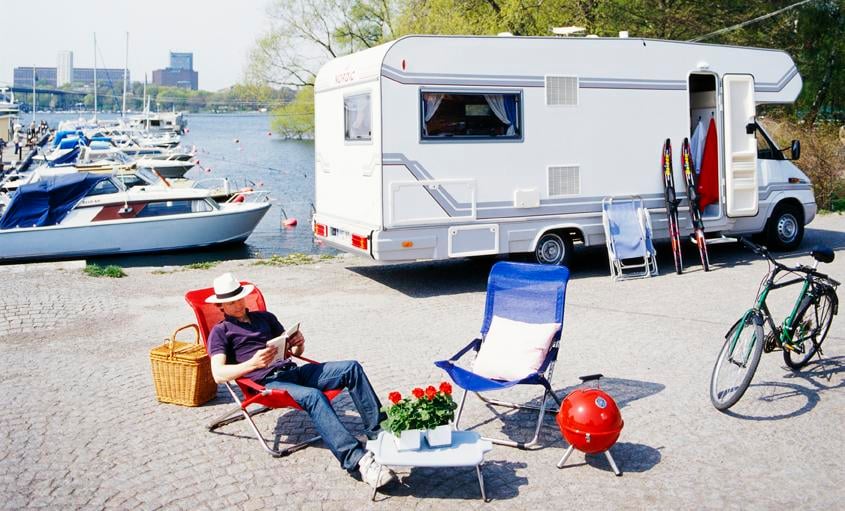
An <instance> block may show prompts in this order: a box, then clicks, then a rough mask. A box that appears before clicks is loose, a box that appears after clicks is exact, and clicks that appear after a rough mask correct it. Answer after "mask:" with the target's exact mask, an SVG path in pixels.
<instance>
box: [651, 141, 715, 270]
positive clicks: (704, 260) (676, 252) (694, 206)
mask: <svg viewBox="0 0 845 511" xmlns="http://www.w3.org/2000/svg"><path fill="white" fill-rule="evenodd" d="M681 166H682V167H683V169H684V183H685V184H686V188H687V198H688V199H689V214H690V220H691V221H692V227H693V231H694V235H695V244H696V245H697V246H698V255H699V257H701V265H702V266H703V267H704V271H710V259H709V257H708V255H707V243H706V240H705V238H704V222H703V221H702V220H701V211H700V210H699V209H698V191H697V190H696V186H695V185H696V183H695V170H694V169H693V163H692V157H691V156H690V147H689V140H687V139H686V138H685V139H684V143H683V145H682V146H681ZM661 171H662V174H663V189H664V191H665V200H666V215H667V217H668V220H669V240H670V241H671V244H672V256H673V257H674V259H675V271H676V272H677V273H678V274H679V275H680V274H681V273H683V271H684V261H683V258H682V256H681V230H680V224H679V222H678V204H680V203H681V200H680V199H678V198H677V195H676V194H675V177H674V173H673V170H672V143H671V141H670V140H669V139H668V138H667V139H666V142H665V143H664V144H663V160H662V164H661Z"/></svg>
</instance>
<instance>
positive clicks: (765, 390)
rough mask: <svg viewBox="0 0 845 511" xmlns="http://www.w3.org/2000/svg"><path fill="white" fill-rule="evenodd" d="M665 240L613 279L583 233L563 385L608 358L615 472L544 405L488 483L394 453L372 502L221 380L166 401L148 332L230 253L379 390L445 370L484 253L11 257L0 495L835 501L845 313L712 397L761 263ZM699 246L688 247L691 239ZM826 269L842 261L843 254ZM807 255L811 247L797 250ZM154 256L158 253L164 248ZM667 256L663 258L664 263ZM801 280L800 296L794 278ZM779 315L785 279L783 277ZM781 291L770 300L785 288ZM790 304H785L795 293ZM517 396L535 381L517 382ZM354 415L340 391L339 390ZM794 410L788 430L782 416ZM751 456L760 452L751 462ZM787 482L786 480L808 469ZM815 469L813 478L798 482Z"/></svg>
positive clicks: (516, 420) (43, 499)
mask: <svg viewBox="0 0 845 511" xmlns="http://www.w3.org/2000/svg"><path fill="white" fill-rule="evenodd" d="M811 227H812V228H811V229H809V230H808V232H807V240H806V241H805V243H804V247H810V246H812V245H813V243H815V242H819V241H825V242H826V243H828V244H832V245H833V246H834V247H835V248H836V249H837V250H841V248H842V247H845V235H843V231H845V218H843V217H840V216H825V217H820V218H819V219H817V220H816V221H815V222H814V223H813V224H812V225H811ZM665 248H666V247H663V246H661V247H659V249H660V250H661V252H660V255H661V256H662V257H661V261H662V263H664V264H663V265H662V267H661V270H662V271H663V275H661V276H660V277H657V278H654V279H648V280H640V281H631V282H624V283H615V284H614V283H612V282H610V280H609V279H608V278H607V267H606V259H605V257H606V256H605V252H604V250H599V249H589V250H581V251H579V252H578V253H577V254H576V260H575V267H576V268H577V269H576V271H575V272H574V275H573V279H572V281H571V282H570V286H569V290H568V294H567V306H566V322H565V325H564V332H563V345H562V350H561V354H560V357H559V363H558V365H557V369H556V372H555V377H554V379H553V382H552V383H553V386H554V388H555V389H556V391H557V392H558V394H559V395H561V396H562V395H564V394H565V393H566V392H568V391H569V390H571V389H572V388H573V387H574V386H575V385H576V383H577V376H578V375H581V374H588V373H593V372H602V373H604V374H605V375H607V377H606V379H605V380H603V383H602V387H603V388H604V389H605V390H607V391H608V392H609V393H610V394H611V395H613V396H614V397H615V398H616V400H617V402H618V403H619V405H620V406H621V410H622V413H623V416H624V419H625V429H624V431H623V433H622V436H621V437H620V441H619V443H618V444H617V445H616V446H614V448H613V453H614V456H615V458H616V460H617V462H618V463H619V465H620V467H621V468H622V470H623V471H624V472H625V475H624V477H622V478H615V477H613V476H612V475H611V473H610V471H609V467H608V466H607V463H606V461H605V460H604V458H603V457H601V456H584V455H582V454H578V453H576V454H574V455H573V456H572V457H571V458H570V462H569V465H570V466H568V467H567V468H565V469H564V470H558V469H557V468H555V464H556V462H557V461H558V460H559V458H560V456H561V455H562V453H563V450H564V449H565V447H566V444H565V443H564V441H563V440H562V439H561V436H560V434H559V432H558V431H557V427H556V424H555V422H554V420H553V417H552V416H551V415H549V416H548V417H547V418H546V420H545V422H544V426H543V429H542V436H541V438H542V440H543V441H544V444H545V447H544V448H543V449H539V450H535V451H530V452H529V451H521V450H517V449H511V448H506V447H499V446H496V447H495V448H494V450H493V451H492V452H490V453H489V454H488V455H487V460H486V462H485V464H484V467H483V472H484V475H485V483H486V488H487V493H488V496H489V497H490V498H491V502H490V503H488V504H483V503H482V502H481V499H480V495H479V491H478V486H477V482H476V478H475V473H474V472H473V471H472V470H470V469H465V468H455V469H449V468H444V469H419V468H416V469H401V470H399V471H398V473H399V476H400V481H399V482H398V483H396V484H393V485H390V486H388V487H386V488H384V490H383V491H382V492H380V494H379V497H378V499H377V502H375V503H373V502H370V491H369V489H368V487H367V486H366V485H365V484H364V483H362V482H360V481H359V480H356V479H355V478H353V477H350V476H349V475H347V474H346V473H345V472H344V471H343V470H342V469H340V468H339V467H338V464H337V462H336V461H335V460H334V458H333V457H332V456H331V454H330V453H329V451H328V450H327V449H326V448H325V446H323V445H322V444H319V443H318V444H315V445H314V446H312V447H309V448H307V449H304V450H301V451H299V452H296V453H293V454H291V455H290V456H287V457H284V458H279V459H276V458H272V457H270V456H268V455H267V454H265V453H264V452H263V451H262V450H261V449H260V448H259V446H258V443H257V442H256V440H255V439H254V438H252V437H251V432H250V431H249V429H248V428H247V426H246V425H245V424H244V423H243V422H239V423H235V424H231V425H228V426H226V427H223V428H221V429H219V430H218V431H217V432H215V433H209V432H208V431H207V430H206V429H205V426H206V424H208V422H210V421H211V420H212V419H214V418H215V417H217V416H218V415H220V414H222V413H223V411H224V410H226V409H228V408H230V407H231V403H230V399H229V397H228V394H227V393H226V392H225V390H224V389H223V388H222V387H221V389H220V390H219V392H218V396H217V398H216V399H214V400H213V401H211V402H210V403H208V404H206V405H204V406H201V407H197V408H186V407H178V406H173V405H166V404H161V403H158V402H157V401H156V400H155V397H154V390H153V385H152V380H151V376H150V364H149V359H148V352H149V349H150V348H152V347H153V346H155V345H158V344H160V343H161V342H162V340H163V339H164V338H165V337H167V336H168V335H169V334H170V333H171V331H172V330H173V329H175V328H176V327H178V326H180V325H183V324H186V323H189V322H191V321H192V320H193V318H192V315H191V313H190V311H189V309H188V308H187V307H186V306H185V304H184V301H183V298H182V296H183V294H184V292H185V291H186V290H188V289H191V288H196V287H204V286H207V285H209V284H210V282H211V281H212V279H213V278H214V277H215V276H217V275H218V274H219V273H221V272H223V271H233V272H234V273H235V274H236V275H238V276H239V277H240V278H244V279H250V280H252V281H254V282H256V283H257V284H258V285H259V286H260V287H261V288H262V290H263V291H264V293H265V295H266V297H267V301H268V306H269V309H270V310H272V311H274V312H275V313H276V314H277V315H278V316H279V317H280V318H281V319H282V321H283V322H295V321H301V322H302V329H303V332H304V333H305V336H306V338H307V340H308V354H309V355H310V356H312V357H313V358H316V359H322V360H340V359H357V360H360V361H361V362H362V364H363V365H364V367H365V369H366V370H367V373H368V375H369V376H370V379H371V381H372V383H373V385H374V387H375V388H376V390H377V392H378V393H379V395H380V397H381V398H382V400H384V398H385V396H386V395H387V393H388V392H390V391H392V390H399V391H400V392H408V390H409V389H410V388H412V387H414V386H418V385H426V384H430V383H436V382H438V381H440V380H442V379H443V378H444V375H443V373H442V372H440V370H438V369H437V368H435V367H434V366H433V365H432V361H434V360H439V359H443V358H447V357H448V356H450V355H452V354H453V353H454V352H456V351H457V350H458V349H459V348H461V347H462V346H463V345H464V344H466V343H467V342H468V341H469V340H471V339H472V338H473V337H474V336H475V335H476V334H477V332H478V328H479V326H480V324H481V318H482V315H483V307H484V290H485V283H486V276H487V273H488V271H489V268H490V265H491V264H492V261H490V260H474V261H453V262H445V263H438V264H433V263H424V264H418V265H410V266H408V265H403V266H378V265H374V264H372V263H371V262H368V261H366V260H363V259H357V258H340V259H339V260H337V261H334V262H326V263H320V264H317V265H310V266H302V267H294V268H291V267H286V268H272V267H259V266H253V265H252V264H250V263H249V262H225V263H222V264H220V265H219V266H218V267H216V268H214V269H212V270H194V271H186V272H178V273H173V274H168V275H166V276H162V275H157V274H154V273H152V271H153V270H154V268H129V269H127V270H126V271H127V273H128V276H127V277H126V278H124V279H116V280H111V279H95V278H91V277H87V276H85V275H83V274H82V272H81V271H80V270H79V269H78V268H76V269H73V268H71V269H52V270H51V269H49V268H48V267H40V266H39V269H38V270H37V271H34V270H31V269H26V268H25V267H24V268H21V267H0V273H7V274H8V277H9V278H10V279H11V281H12V282H13V285H11V286H8V287H9V289H7V290H6V291H4V293H3V295H2V296H0V353H2V364H3V365H2V368H3V371H2V372H0V383H4V384H5V385H4V388H5V389H6V392H5V393H3V394H2V395H0V406H2V407H3V409H4V410H6V411H7V413H5V414H3V415H2V416H0V494H2V495H4V498H3V499H2V506H0V507H2V508H3V509H22V508H49V509H57V508H58V509H119V510H123V509H161V508H164V509H191V510H199V509H209V510H218V509H227V510H228V509H245V510H250V509H268V508H284V509H320V510H332V509H350V508H356V509H357V508H363V509H377V510H386V509H421V510H425V509H437V510H440V509H503V508H508V509H513V508H517V509H529V508H532V509H558V508H560V507H562V506H574V507H576V508H579V509H607V508H634V509H644V508H648V509H678V508H707V509H724V508H729V509H731V508H743V509H771V508H790V507H793V508H794V507H800V508H814V509H823V508H838V507H839V506H841V502H842V499H843V498H845V484H843V483H845V480H844V479H843V476H842V471H841V464H842V453H843V452H845V440H844V439H843V436H842V435H841V434H839V433H838V430H837V429H836V428H837V427H838V425H839V424H841V423H842V422H843V419H845V324H843V323H842V319H841V318H836V319H835V320H834V323H833V327H832V329H831V331H830V334H829V339H828V341H827V342H826V345H825V346H826V349H825V355H826V357H825V360H826V361H825V362H824V363H823V364H813V365H811V366H809V367H808V368H807V370H805V371H803V372H800V373H792V372H791V371H789V370H788V369H786V368H785V366H784V365H783V363H782V360H781V358H780V356H779V354H775V355H767V356H765V357H763V360H762V362H761V364H760V368H759V369H758V372H757V375H756V377H755V380H754V384H753V385H752V387H751V388H750V389H749V391H748V393H747V394H746V396H745V397H744V398H743V400H742V401H741V402H740V403H739V404H738V405H737V406H736V407H735V408H734V409H733V412H732V414H731V415H725V414H720V413H718V412H716V411H715V410H714V409H713V408H712V406H711V405H710V403H709V398H708V395H707V383H708V381H709V377H710V370H711V368H712V364H713V362H714V360H715V356H716V354H717V351H718V349H719V347H720V338H722V336H723V335H724V332H725V330H727V328H728V327H729V326H730V324H731V323H732V322H733V320H734V319H735V318H736V317H737V316H738V315H739V314H740V313H741V312H742V310H743V309H744V308H746V307H747V306H748V305H750V302H751V301H752V299H753V297H754V290H755V289H756V285H757V283H758V282H759V279H760V278H761V277H762V276H763V273H764V272H765V263H764V262H762V261H759V260H757V259H754V258H752V257H750V256H749V254H747V253H745V252H743V251H741V250H739V249H738V248H736V247H733V246H729V245H721V246H714V247H713V248H712V250H711V258H712V260H713V266H714V271H712V272H710V273H703V272H701V271H698V267H697V266H695V265H692V267H691V268H690V271H688V272H687V273H685V274H684V275H682V276H676V275H674V274H672V272H671V271H670V268H669V265H671V261H670V258H668V257H666V256H665V254H666V251H665ZM688 255H689V256H690V259H689V261H692V259H691V258H692V257H694V254H692V253H690V254H688ZM839 255H840V259H838V260H837V261H835V262H834V263H833V264H831V265H827V268H826V270H827V271H829V273H830V274H831V275H833V276H834V277H835V278H838V279H839V280H842V277H843V276H845V260H843V259H841V255H842V254H839ZM794 257H796V259H792V260H798V259H797V258H798V257H803V260H806V255H804V256H798V255H795V256H794ZM151 262H154V258H151ZM666 263H669V265H667V264H666ZM787 298H789V297H787ZM772 300H773V306H774V307H775V309H776V310H775V317H782V314H784V313H782V312H779V311H782V310H783V309H784V308H786V307H787V306H788V305H789V304H788V300H787V301H783V302H779V301H778V298H777V297H774V296H773V297H772ZM778 307H779V308H778ZM786 312H788V311H786ZM507 397H508V398H512V399H514V400H524V401H526V402H529V401H532V400H533V402H534V403H536V402H537V399H536V394H533V393H532V392H530V391H528V390H524V389H520V390H513V391H509V393H508V396H507ZM335 405H336V408H337V409H338V413H339V414H340V415H341V418H342V420H343V422H344V423H345V424H347V425H348V427H350V429H351V430H353V431H355V432H360V430H361V422H360V419H359V417H358V415H357V412H356V411H355V408H354V406H353V404H352V402H351V400H350V399H349V397H348V396H346V395H342V396H341V397H340V398H339V399H337V400H336V401H335ZM256 423H257V424H258V427H259V429H260V430H261V431H262V432H263V434H264V435H265V437H267V438H268V439H269V440H270V441H275V440H277V437H278V439H279V440H280V441H288V440H290V441H296V440H301V439H304V438H306V437H307V436H309V435H313V434H314V428H313V425H312V424H311V423H310V421H309V419H308V418H307V415H305V414H304V413H302V412H294V411H284V412H271V413H267V414H263V415H260V416H258V417H256ZM461 424H462V426H464V427H472V428H474V429H476V430H478V431H481V432H482V433H484V434H487V435H491V436H502V435H504V436H508V437H523V438H524V437H527V436H530V434H531V433H532V432H533V426H534V422H533V417H532V415H531V414H528V413H525V412H514V411H504V412H500V416H499V417H496V416H494V415H492V414H491V413H490V410H489V409H488V408H487V407H485V406H482V405H481V403H480V402H479V401H478V400H477V399H475V398H474V397H470V398H468V401H467V409H466V411H465V415H464V419H462V423H461ZM786 432H789V434H786ZM742 474H753V476H752V477H744V476H742ZM773 483H774V484H778V483H780V486H781V488H782V489H783V490H786V488H785V485H786V484H787V483H788V484H789V486H790V487H791V488H794V489H795V491H781V490H777V489H774V488H773ZM801 489H812V491H801Z"/></svg>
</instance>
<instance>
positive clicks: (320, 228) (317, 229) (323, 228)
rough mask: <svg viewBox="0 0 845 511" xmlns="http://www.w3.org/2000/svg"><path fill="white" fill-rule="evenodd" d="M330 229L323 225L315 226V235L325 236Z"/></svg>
mask: <svg viewBox="0 0 845 511" xmlns="http://www.w3.org/2000/svg"><path fill="white" fill-rule="evenodd" d="M327 232H328V229H327V228H326V226H325V225H323V224H314V234H316V235H317V236H325V235H326V233H327Z"/></svg>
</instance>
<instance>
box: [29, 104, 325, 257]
mask: <svg viewBox="0 0 845 511" xmlns="http://www.w3.org/2000/svg"><path fill="white" fill-rule="evenodd" d="M85 115H86V117H90V115H91V114H90V113H88V114H85ZM21 117H22V120H23V121H26V122H27V123H28V121H29V116H28V115H22V116H21ZM78 117H79V114H36V122H37V121H40V120H41V119H45V120H47V122H48V123H49V124H50V126H51V127H53V128H55V127H56V126H57V125H58V123H59V122H61V121H63V120H67V119H76V118H78ZM98 117H99V118H102V119H108V118H114V117H115V116H114V115H111V116H110V115H102V114H101V115H99V116H98ZM187 119H188V132H187V133H186V134H184V135H183V136H182V147H183V148H184V149H186V150H190V148H191V147H192V146H196V149H197V159H198V160H199V162H200V166H197V167H194V168H193V169H191V170H190V171H188V173H187V174H186V175H185V177H187V178H190V179H194V180H199V179H205V178H214V177H218V178H219V177H230V178H245V179H249V180H251V181H252V182H254V183H255V184H256V189H261V190H268V191H270V197H271V198H272V200H273V206H272V208H271V209H270V211H269V212H268V213H267V215H266V216H265V217H264V219H263V220H262V221H261V223H259V224H258V227H257V228H256V229H255V231H254V232H253V233H252V235H251V236H250V237H249V238H248V239H247V240H246V243H245V244H244V245H242V246H232V247H223V248H211V249H203V250H196V251H188V252H177V253H167V254H142V255H126V256H109V257H100V258H96V259H92V261H93V262H97V263H98V264H118V265H121V266H159V265H171V264H172V265H181V264H190V263H195V262H204V261H219V260H227V259H249V258H264V257H270V256H272V255H286V254H291V253H297V252H298V253H306V254H317V253H332V254H333V253H336V252H335V251H334V250H332V249H330V248H326V247H322V246H320V245H316V244H315V243H314V240H313V236H312V233H311V230H310V219H311V205H312V203H313V201H314V142H313V141H312V140H285V139H282V138H280V137H278V136H277V135H276V134H274V133H272V131H271V127H270V121H271V117H270V115H269V114H257V113H237V114H188V115H187ZM283 210H284V212H285V213H286V214H287V216H288V217H292V218H296V219H297V220H298V221H299V225H297V226H296V227H295V228H285V227H284V226H282V220H283V219H284V217H283V213H282V211H283Z"/></svg>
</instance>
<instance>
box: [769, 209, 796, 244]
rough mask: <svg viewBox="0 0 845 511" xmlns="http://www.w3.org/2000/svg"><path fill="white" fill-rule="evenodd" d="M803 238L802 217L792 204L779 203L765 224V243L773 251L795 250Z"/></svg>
mask: <svg viewBox="0 0 845 511" xmlns="http://www.w3.org/2000/svg"><path fill="white" fill-rule="evenodd" d="M803 238H804V215H803V212H802V211H801V208H799V207H798V206H796V205H794V204H790V203H784V202H781V203H780V204H778V205H777V206H776V207H775V210H774V212H772V216H771V217H770V218H769V222H768V223H767V224H766V241H767V242H768V243H767V244H768V246H769V247H771V248H773V249H775V250H787V251H788V250H795V249H796V248H798V245H800V244H801V240H802V239H803Z"/></svg>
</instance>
